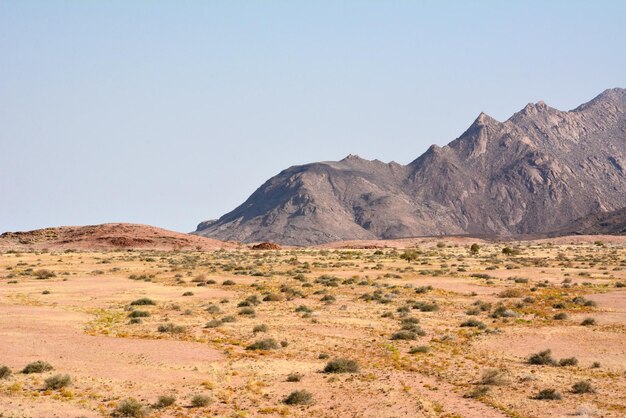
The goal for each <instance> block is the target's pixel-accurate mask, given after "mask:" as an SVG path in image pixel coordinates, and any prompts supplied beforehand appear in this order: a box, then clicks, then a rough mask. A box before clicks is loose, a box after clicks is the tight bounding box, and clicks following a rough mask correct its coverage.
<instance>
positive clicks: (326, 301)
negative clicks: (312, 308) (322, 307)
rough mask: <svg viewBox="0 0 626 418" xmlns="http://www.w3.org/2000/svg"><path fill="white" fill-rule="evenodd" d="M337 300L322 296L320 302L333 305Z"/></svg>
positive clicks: (329, 296)
mask: <svg viewBox="0 0 626 418" xmlns="http://www.w3.org/2000/svg"><path fill="white" fill-rule="evenodd" d="M336 300H337V298H336V297H334V296H333V295H324V296H323V297H322V298H321V299H320V302H324V303H328V304H330V303H333V302H335V301H336Z"/></svg>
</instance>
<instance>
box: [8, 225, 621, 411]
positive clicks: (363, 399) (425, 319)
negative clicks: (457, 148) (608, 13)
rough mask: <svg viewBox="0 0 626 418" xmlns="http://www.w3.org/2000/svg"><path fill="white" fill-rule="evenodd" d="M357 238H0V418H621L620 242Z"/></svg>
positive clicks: (568, 239) (605, 239)
mask: <svg viewBox="0 0 626 418" xmlns="http://www.w3.org/2000/svg"><path fill="white" fill-rule="evenodd" d="M595 241H597V242H595ZM473 242H477V243H478V244H479V245H480V249H479V251H478V252H477V253H472V252H471V251H470V249H469V247H470V244H472V243H473ZM356 244H358V243H350V244H341V245H334V246H328V247H330V248H309V249H284V250H276V251H252V250H249V249H245V248H241V249H235V248H231V249H226V250H210V251H202V252H200V251H187V252H185V251H139V250H135V251H110V252H106V251H101V252H90V251H84V252H77V251H72V250H49V251H45V250H39V251H32V252H16V251H6V250H5V252H3V253H2V254H0V337H1V338H0V367H2V366H5V368H4V369H0V416H1V417H99V416H154V417H187V416H191V417H203V416H227V417H246V416H267V417H270V416H298V417H304V416H317V417H421V416H425V417H507V416H508V417H554V416H604V417H621V416H625V415H626V239H624V238H608V237H594V238H593V239H580V238H579V237H573V238H559V239H558V240H557V239H555V240H542V241H535V242H514V243H489V242H483V241H477V240H470V239H466V238H463V239H461V238H454V239H440V240H435V239H430V240H429V239H421V240H419V239H416V240H410V241H405V242H402V241H400V242H398V243H390V245H385V244H384V243H382V244H381V243H380V242H378V243H362V244H361V245H356ZM346 246H352V247H358V246H360V247H370V248H360V249H355V248H341V247H346ZM379 246H380V247H385V246H386V247H387V248H374V247H379ZM333 247H334V248H333ZM583 324H585V325H583ZM544 350H551V351H550V352H549V353H544V355H542V356H535V357H534V358H533V359H532V360H533V361H532V362H534V363H543V364H531V357H532V356H533V355H534V354H537V353H540V352H542V351H544ZM337 360H338V361H337ZM36 361H42V362H47V363H49V365H50V366H51V367H52V368H53V369H52V370H45V369H46V368H45V367H43V369H44V371H42V372H38V371H39V370H37V368H36V367H33V366H31V367H30V369H32V370H33V371H34V372H33V373H24V372H23V370H24V368H25V367H26V366H27V365H29V364H30V363H33V362H36ZM329 363H330V365H331V366H333V365H334V366H335V367H334V368H333V367H330V368H329ZM354 367H356V370H354ZM40 369H41V367H40ZM26 371H31V370H28V369H27V370H26ZM57 375H60V377H59V376H57ZM64 375H69V377H70V381H68V380H67V379H64V378H63V376H64ZM55 376H57V377H56V378H55ZM293 392H295V394H292V393H293ZM290 395H291V396H290ZM542 397H543V398H558V399H538V398H542ZM129 399H132V400H129Z"/></svg>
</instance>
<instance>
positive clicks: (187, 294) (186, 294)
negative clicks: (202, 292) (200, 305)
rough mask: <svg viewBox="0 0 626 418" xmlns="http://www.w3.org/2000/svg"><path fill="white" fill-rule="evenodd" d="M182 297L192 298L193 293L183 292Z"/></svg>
mask: <svg viewBox="0 0 626 418" xmlns="http://www.w3.org/2000/svg"><path fill="white" fill-rule="evenodd" d="M183 296H193V292H185V293H183Z"/></svg>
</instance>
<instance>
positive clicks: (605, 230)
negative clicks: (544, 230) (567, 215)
mask: <svg viewBox="0 0 626 418" xmlns="http://www.w3.org/2000/svg"><path fill="white" fill-rule="evenodd" d="M598 234H601V235H626V208H621V209H618V210H615V211H612V212H603V213H594V214H591V215H587V216H585V217H583V218H580V219H576V220H575V221H573V222H571V223H569V224H567V225H565V226H564V227H562V228H560V229H558V230H557V231H554V232H552V233H550V235H553V236H554V235H598Z"/></svg>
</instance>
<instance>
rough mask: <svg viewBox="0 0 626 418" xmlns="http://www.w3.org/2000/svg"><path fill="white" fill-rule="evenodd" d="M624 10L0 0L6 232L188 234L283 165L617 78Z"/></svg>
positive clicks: (443, 134) (443, 140) (570, 100)
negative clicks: (98, 229)
mask: <svg viewBox="0 0 626 418" xmlns="http://www.w3.org/2000/svg"><path fill="white" fill-rule="evenodd" d="M625 21H626V3H623V2H618V1H604V2H595V3H593V4H588V3H587V2H579V1H568V2H565V1H555V2H550V3H548V4H545V3H544V2H539V1H531V2H515V3H513V2H507V3H502V2H495V1H482V2H475V3H471V4H470V3H461V2H458V3H455V2H446V3H443V2H419V3H417V2H415V3H408V2H407V3H405V2H385V3H383V2H371V1H346V2H341V3H338V2H315V3H310V4H300V3H292V2H285V1H269V2H256V3H252V2H246V3H244V2H221V3H220V2H206V3H204V2H203V3H193V2H184V3H174V2H172V3H166V2H148V1H140V2H132V3H129V2H122V1H112V2H98V3H96V2H77V1H76V2H72V1H20V2H13V3H9V2H6V1H5V2H0V53H1V54H2V63H3V64H2V65H1V66H0V123H1V126H2V129H1V130H0V144H1V145H2V149H1V150H2V152H1V153H0V166H1V167H2V171H1V172H0V173H1V174H2V175H1V180H0V191H1V192H2V196H3V199H4V204H3V205H1V209H0V232H3V231H14V230H29V229H35V228H42V227H47V226H59V225H83V224H98V223H105V222H133V223H143V224H152V225H155V226H159V227H163V228H168V229H172V230H177V231H182V232H188V231H192V230H193V229H195V226H196V224H197V223H198V222H200V221H203V220H206V219H211V218H217V217H219V216H221V215H222V214H224V213H226V212H228V211H230V210H232V209H233V208H235V207H236V206H237V205H239V204H241V203H242V202H243V201H244V200H245V199H246V198H247V197H248V196H249V195H250V194H251V193H252V192H253V191H254V190H255V189H256V188H257V187H259V186H260V185H261V184H262V183H263V182H265V181H266V180H267V179H268V178H270V177H271V176H273V175H275V174H277V173H278V172H280V171H281V170H283V169H285V168H287V167H289V166H292V165H298V164H304V163H309V162H313V161H324V160H338V159H341V158H344V157H345V156H346V155H348V154H358V155H360V156H361V157H363V158H367V159H379V160H382V161H385V162H388V161H392V160H393V161H396V162H399V163H402V164H406V163H408V162H410V161H412V160H414V159H415V158H417V157H418V156H419V155H420V154H422V153H423V152H424V151H425V150H426V149H427V148H428V147H429V146H430V145H431V144H438V145H445V144H447V143H448V142H450V141H451V140H453V139H454V138H456V137H458V136H459V135H460V134H461V133H462V132H463V131H464V130H465V129H466V128H467V127H468V126H469V125H470V124H471V123H472V121H473V120H474V119H475V118H476V116H477V115H478V114H479V113H480V112H481V111H484V112H485V113H487V114H489V115H491V116H492V117H494V118H496V119H498V120H501V121H502V120H506V119H507V118H508V117H510V116H511V115H512V114H513V113H514V112H516V111H518V110H520V109H522V108H523V107H524V106H525V105H526V103H528V102H537V101H539V100H544V101H545V102H546V103H547V104H548V105H550V106H552V107H555V108H558V109H561V110H569V109H572V108H575V107H577V106H578V105H580V104H582V103H584V102H587V101H589V100H591V99H592V98H593V97H595V96H596V95H598V94H600V93H601V92H602V91H604V90H605V89H607V88H613V87H626V72H624V70H623V69H624V68H625V67H626V54H624V53H623V52H622V49H623V45H624V44H625V42H624V41H626V29H625V28H624V25H623V23H624V22H625Z"/></svg>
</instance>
